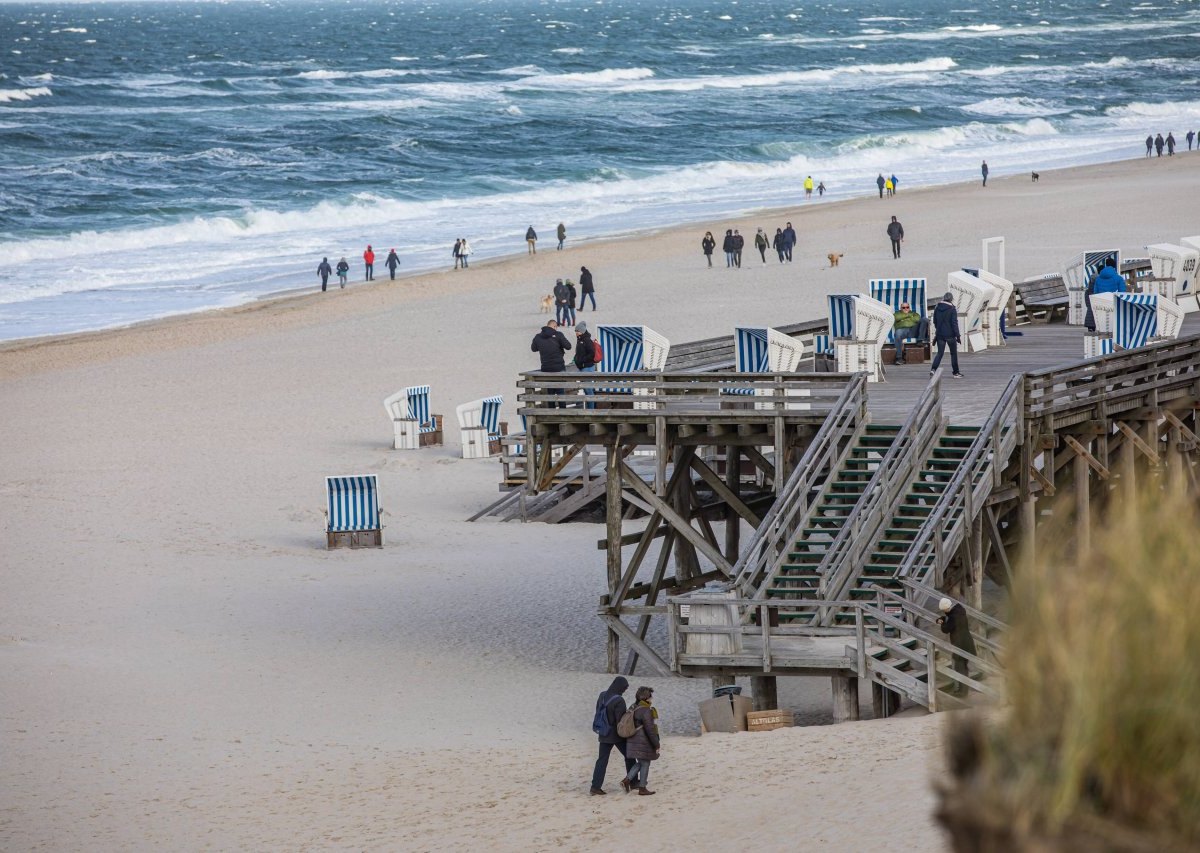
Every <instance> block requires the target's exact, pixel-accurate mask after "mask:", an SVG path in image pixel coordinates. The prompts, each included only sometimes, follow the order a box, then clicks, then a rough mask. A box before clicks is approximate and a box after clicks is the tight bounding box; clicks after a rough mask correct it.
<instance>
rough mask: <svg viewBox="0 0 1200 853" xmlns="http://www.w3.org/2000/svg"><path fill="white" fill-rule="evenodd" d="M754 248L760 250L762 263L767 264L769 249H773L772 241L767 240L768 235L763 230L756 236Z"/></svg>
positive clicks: (759, 230)
mask: <svg viewBox="0 0 1200 853" xmlns="http://www.w3.org/2000/svg"><path fill="white" fill-rule="evenodd" d="M754 248H756V249H758V254H759V257H761V258H762V262H763V263H764V264H765V263H766V262H767V249H769V248H771V241H770V240H768V239H767V235H766V234H764V233H763V230H762V229H761V228H759V229H758V233H757V234H755V235H754Z"/></svg>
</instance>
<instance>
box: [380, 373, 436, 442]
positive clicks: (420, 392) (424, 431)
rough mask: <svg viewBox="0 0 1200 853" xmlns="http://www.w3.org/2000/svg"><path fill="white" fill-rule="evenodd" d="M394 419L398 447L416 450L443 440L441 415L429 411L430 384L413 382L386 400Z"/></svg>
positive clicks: (388, 411)
mask: <svg viewBox="0 0 1200 853" xmlns="http://www.w3.org/2000/svg"><path fill="white" fill-rule="evenodd" d="M383 408H384V409H385V410H386V411H387V413H388V416H389V417H390V418H391V419H392V428H393V429H394V430H395V444H394V446H395V448H396V449H397V450H416V449H417V448H418V447H430V446H432V445H439V444H441V443H442V422H443V418H442V416H441V415H433V414H430V413H429V386H428V385H410V386H409V387H408V388H402V389H401V390H399V391H397V392H396V393H395V394H393V395H392V396H390V397H388V398H387V399H385V400H384V401H383Z"/></svg>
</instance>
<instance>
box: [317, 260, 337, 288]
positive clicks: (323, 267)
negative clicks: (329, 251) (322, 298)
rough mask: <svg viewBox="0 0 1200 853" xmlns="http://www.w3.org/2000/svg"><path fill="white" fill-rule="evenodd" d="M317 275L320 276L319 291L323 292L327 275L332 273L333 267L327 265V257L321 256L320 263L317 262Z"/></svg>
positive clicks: (327, 280) (326, 283)
mask: <svg viewBox="0 0 1200 853" xmlns="http://www.w3.org/2000/svg"><path fill="white" fill-rule="evenodd" d="M317 275H318V276H320V278H321V292H322V293H324V292H325V288H326V286H327V285H328V284H329V277H330V276H331V275H333V267H331V266H330V265H329V258H321V263H319V264H317Z"/></svg>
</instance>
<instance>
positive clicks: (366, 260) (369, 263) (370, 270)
mask: <svg viewBox="0 0 1200 853" xmlns="http://www.w3.org/2000/svg"><path fill="white" fill-rule="evenodd" d="M363 265H364V266H366V268H367V281H374V280H375V252H373V251H372V250H371V247H370V245H368V246H367V250H366V251H365V252H363Z"/></svg>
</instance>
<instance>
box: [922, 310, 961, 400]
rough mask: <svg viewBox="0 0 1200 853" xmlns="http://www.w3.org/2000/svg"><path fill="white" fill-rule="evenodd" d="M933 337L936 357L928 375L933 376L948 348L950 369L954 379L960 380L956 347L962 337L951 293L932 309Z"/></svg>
mask: <svg viewBox="0 0 1200 853" xmlns="http://www.w3.org/2000/svg"><path fill="white" fill-rule="evenodd" d="M933 336H934V339H935V340H936V341H937V355H935V356H934V357H933V364H932V365H931V366H930V368H929V375H930V376H933V374H934V371H936V370H937V369H938V367H939V366H940V365H941V363H942V356H943V355H944V354H945V352H946V347H950V368H951V370H953V371H954V378H955V379H962V378H963V375H962V374H961V373H959V372H958V345H959V343H960V342H961V341H962V336H961V334H960V333H959V331H958V309H957V308H955V307H954V294H953V293H947V294H946V295H945V296H943V297H942V301H941V302H939V303H938V304H937V308H934V309H933Z"/></svg>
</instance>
